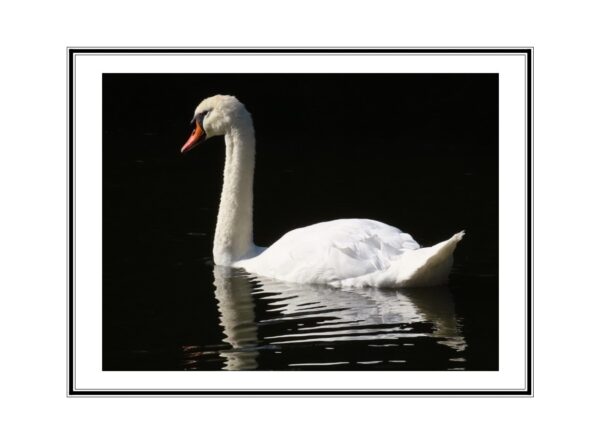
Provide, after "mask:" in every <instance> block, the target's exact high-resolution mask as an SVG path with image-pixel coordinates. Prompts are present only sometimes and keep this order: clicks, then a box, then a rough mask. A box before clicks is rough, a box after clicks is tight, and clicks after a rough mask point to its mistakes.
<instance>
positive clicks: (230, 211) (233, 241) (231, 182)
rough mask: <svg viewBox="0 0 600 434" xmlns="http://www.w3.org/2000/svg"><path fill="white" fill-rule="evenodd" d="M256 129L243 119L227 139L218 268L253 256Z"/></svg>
mask: <svg viewBox="0 0 600 434" xmlns="http://www.w3.org/2000/svg"><path fill="white" fill-rule="evenodd" d="M254 154H255V143H254V128H253V126H252V120H251V119H250V117H248V118H247V119H245V118H242V119H239V121H238V123H237V124H236V125H235V126H234V127H232V128H231V130H230V131H229V132H228V133H227V134H226V135H225V171H224V174H223V191H222V192H221V203H220V205H219V216H218V217H217V228H216V231H215V240H214V244H213V258H214V261H215V264H217V265H232V264H233V263H234V262H235V261H237V260H240V259H244V258H246V257H248V256H251V255H252V253H253V251H254V240H253V236H252V199H253V197H252V183H253V179H254Z"/></svg>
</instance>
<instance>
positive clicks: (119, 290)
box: [103, 74, 498, 369]
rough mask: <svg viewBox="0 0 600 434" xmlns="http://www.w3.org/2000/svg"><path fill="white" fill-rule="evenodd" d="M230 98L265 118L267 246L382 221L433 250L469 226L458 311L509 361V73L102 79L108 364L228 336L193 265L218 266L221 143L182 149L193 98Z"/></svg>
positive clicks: (479, 356)
mask: <svg viewBox="0 0 600 434" xmlns="http://www.w3.org/2000/svg"><path fill="white" fill-rule="evenodd" d="M218 93H221V94H231V95H235V96H237V97H238V99H239V100H240V101H242V102H243V103H244V104H245V106H246V107H247V109H248V110H249V111H250V112H251V113H252V116H253V119H254V124H255V131H256V139H257V162H256V175H255V186H254V189H255V203H254V210H255V212H254V231H255V242H256V244H257V245H263V246H267V245H270V244H272V243H273V242H274V241H275V240H277V239H278V238H279V237H280V236H281V235H283V234H284V233H286V232H287V231H289V230H291V229H294V228H297V227H300V226H305V225H307V224H311V223H316V222H320V221H325V220H330V219H335V218H351V217H358V218H371V219H375V220H380V221H382V222H384V223H388V224H390V225H392V226H396V227H399V228H400V229H402V230H404V231H406V232H409V233H411V234H412V235H413V237H414V238H415V239H416V240H417V241H418V242H419V243H421V244H422V245H431V244H434V243H437V242H439V241H442V240H444V239H447V238H449V237H450V236H451V235H452V234H454V233H456V232H458V231H459V230H463V229H464V230H466V232H467V235H466V237H465V239H464V240H463V241H462V242H461V244H460V246H459V248H458V249H457V251H456V253H455V271H454V272H453V274H452V277H451V282H452V283H453V286H452V288H453V295H454V299H455V304H456V309H457V311H458V313H459V314H460V316H461V317H462V318H464V320H463V327H464V331H465V336H466V338H467V341H468V342H469V343H470V344H471V345H470V347H469V350H468V351H472V353H471V354H470V358H469V360H470V363H471V366H470V368H471V369H497V366H498V365H497V364H498V359H497V358H498V347H497V345H498V337H497V334H498V311H497V309H498V302H497V298H498V293H497V275H498V76H497V75H496V74H310V75H307V74H104V76H103V279H104V281H103V288H104V290H103V348H104V368H105V369H144V368H153V369H157V368H158V369H161V368H164V366H165V365H168V363H165V364H161V363H160V362H157V361H154V362H153V363H154V364H152V365H151V366H138V365H135V366H134V365H131V364H129V362H128V361H127V360H125V359H123V358H122V357H121V356H120V355H121V354H122V352H123V351H124V350H136V349H139V350H140V351H141V349H143V348H148V347H161V348H162V347H165V346H169V345H179V344H183V343H185V342H189V341H190V340H196V341H197V340H198V339H209V338H217V336H218V334H219V333H220V332H219V330H212V329H211V327H210V325H211V324H213V323H214V324H216V323H218V319H217V313H216V311H215V310H214V309H212V310H211V309H205V310H203V308H202V306H206V305H207V297H208V295H206V293H209V292H210V291H206V290H205V291H204V294H203V292H202V291H200V290H199V289H198V287H197V285H196V286H194V285H190V282H198V281H206V282H207V284H209V283H210V282H209V279H210V278H209V277H206V276H208V275H209V274H208V273H205V272H204V271H202V270H198V271H189V269H188V268H185V267H183V269H184V270H185V271H182V264H184V265H185V264H189V263H190V261H192V262H193V263H197V264H198V267H199V268H202V267H205V268H207V269H208V267H209V265H207V264H210V261H211V251H212V248H211V246H212V238H211V237H212V233H213V231H214V225H215V223H216V210H217V207H218V199H219V194H220V189H221V183H222V170H223V163H224V146H223V139H222V138H221V137H218V138H211V139H210V140H209V141H207V142H206V143H203V144H201V145H200V146H198V147H197V148H195V149H194V150H193V151H191V152H190V153H188V154H185V155H181V154H180V148H181V146H182V145H183V143H184V142H185V140H186V139H187V137H188V136H189V134H190V132H191V126H190V124H189V122H190V120H191V118H192V115H193V111H194V108H195V107H196V105H197V104H198V103H199V102H200V101H201V100H202V99H204V98H205V97H208V96H211V95H214V94H218ZM194 234H202V235H203V236H199V237H194V236H193V235H194ZM204 235H206V236H204ZM207 279H208V280H207ZM479 286H482V288H479ZM211 333H212V334H213V336H208V335H210V334H211ZM200 334H202V336H200Z"/></svg>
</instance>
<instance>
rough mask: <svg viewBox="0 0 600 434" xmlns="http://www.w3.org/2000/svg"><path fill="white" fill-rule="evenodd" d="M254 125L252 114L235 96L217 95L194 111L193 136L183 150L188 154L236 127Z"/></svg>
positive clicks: (203, 102) (206, 100) (207, 99)
mask: <svg viewBox="0 0 600 434" xmlns="http://www.w3.org/2000/svg"><path fill="white" fill-rule="evenodd" d="M248 122H250V125H252V121H251V118H250V113H248V111H247V110H246V107H244V104H242V103H241V102H239V101H238V99H237V98H236V97H235V96H231V95H215V96H211V97H209V98H206V99H205V100H204V101H202V102H201V103H200V104H198V107H196V110H195V111H194V118H193V119H192V124H193V125H194V130H193V131H192V135H191V136H190V138H189V139H188V140H187V142H185V144H184V145H183V147H182V148H181V152H182V153H184V152H187V151H189V150H190V149H192V148H194V147H195V146H196V145H198V144H199V143H202V142H203V141H205V140H206V139H209V138H210V137H213V136H223V135H225V134H227V132H228V131H229V130H230V129H231V127H232V126H234V125H238V126H241V125H244V124H246V125H247V124H248Z"/></svg>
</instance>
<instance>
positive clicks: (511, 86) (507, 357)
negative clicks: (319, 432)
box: [73, 53, 527, 392]
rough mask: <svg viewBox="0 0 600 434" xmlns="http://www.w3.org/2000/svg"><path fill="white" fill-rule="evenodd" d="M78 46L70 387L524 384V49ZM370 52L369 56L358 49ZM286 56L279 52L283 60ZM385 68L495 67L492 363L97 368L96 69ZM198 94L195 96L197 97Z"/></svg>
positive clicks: (485, 387) (515, 387) (517, 387)
mask: <svg viewBox="0 0 600 434" xmlns="http://www.w3.org/2000/svg"><path fill="white" fill-rule="evenodd" d="M167 56H168V57H166V56H165V55H155V54H136V55H125V54H114V55H108V54H102V55H98V54H81V53H78V54H76V55H75V65H74V94H75V105H74V109H75V110H74V123H75V127H76V129H75V131H76V134H75V136H74V150H75V153H74V157H75V159H74V165H75V173H74V176H75V181H74V188H75V193H74V206H75V211H74V212H75V219H74V220H75V233H74V239H75V250H74V253H75V257H74V260H75V264H76V269H75V271H76V274H75V284H74V294H75V297H74V301H75V317H74V324H75V327H74V329H75V341H74V350H75V354H74V364H73V365H74V366H73V367H74V372H75V379H74V384H73V387H74V390H76V391H84V390H85V391H100V390H106V391H116V390H127V391H134V390H164V391H165V392H168V391H177V390H183V391H208V390H236V391H239V390H281V391H289V390H311V391H313V390H323V391H333V390H346V391H359V390H395V391H410V390H419V391H423V390H435V391H442V392H443V391H448V392H450V391H456V390H471V391H475V392H477V391H489V390H495V391H500V390H510V391H522V390H525V389H526V371H527V365H526V343H527V342H526V334H525V330H526V308H527V306H526V295H527V286H526V276H527V274H526V271H527V270H526V250H525V248H524V246H525V244H526V243H525V240H526V217H525V216H526V203H527V197H526V189H525V186H526V182H527V179H526V164H527V161H526V150H527V143H526V105H525V102H526V56H525V55H524V54H502V55H498V54H492V53H490V54H476V55H473V54H466V55H461V54H451V55H449V54H443V55H436V54H392V53H386V54H372V53H369V54H364V55H360V54H332V55H331V54H268V55H258V54H244V55H233V54H193V55H190V54H184V55H175V54H168V55H167ZM365 56H368V57H369V61H368V62H365V61H364V57H365ZM282 58H285V59H282ZM105 72H112V73H115V72H136V73H139V72H142V73H144V72H148V73H149V72H153V73H158V72H164V73H167V72H169V73H224V72H246V73H250V72H274V73H276V72H282V73H283V72H296V73H317V72H332V73H333V72H355V73H368V72H379V73H381V72H389V73H409V72H413V73H415V72H416V73H427V72H433V73H435V72H438V73H442V72H443V73H450V72H456V73H460V72H471V73H485V72H488V73H490V72H491V73H498V74H500V291H499V293H500V300H499V301H500V352H499V353H500V370H499V371H498V372H469V371H466V372H461V371H450V372H404V371H399V372H326V373H325V372H190V371H185V372H103V371H102V368H101V360H102V357H101V351H102V349H101V343H102V341H101V306H102V303H101V300H102V286H101V281H102V280H101V277H102V272H101V271H102V270H101V258H102V255H101V251H102V250H101V248H102V238H101V234H102V225H101V216H102V212H101V198H102V194H101V192H102V182H101V181H102V168H101V161H102V128H101V127H102V125H101V119H102V116H101V107H102V87H101V84H102V73H105ZM199 97H200V96H199Z"/></svg>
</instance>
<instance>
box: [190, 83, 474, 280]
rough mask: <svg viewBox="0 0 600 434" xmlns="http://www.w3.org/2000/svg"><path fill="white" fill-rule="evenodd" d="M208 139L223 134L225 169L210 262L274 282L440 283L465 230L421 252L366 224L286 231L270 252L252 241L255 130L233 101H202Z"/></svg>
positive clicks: (383, 227) (398, 235)
mask: <svg viewBox="0 0 600 434" xmlns="http://www.w3.org/2000/svg"><path fill="white" fill-rule="evenodd" d="M205 112H208V113H209V114H208V115H206V116H205V117H204V121H203V125H202V127H203V128H204V131H205V132H206V137H211V136H214V135H224V136H225V146H226V151H225V160H226V161H225V170H224V180H223V191H222V193H221V202H220V205H219V215H218V218H217V229H216V231H215V240H214V247H213V257H214V260H215V263H216V264H217V265H224V266H233V267H240V268H244V269H246V270H247V271H249V272H252V273H255V274H258V275H261V276H265V277H271V278H274V279H278V280H282V281H287V282H297V283H319V284H328V285H332V286H353V287H366V286H375V287H407V286H433V285H439V284H442V283H444V282H445V281H446V280H447V278H448V274H449V272H450V268H451V267H452V258H453V253H454V249H455V247H456V245H457V243H458V242H459V241H460V240H461V239H462V237H463V235H464V232H460V233H458V234H456V235H454V236H453V237H451V238H450V239H449V240H447V241H443V242H441V243H439V244H436V245H435V246H432V247H425V248H421V247H420V246H419V244H418V243H417V242H416V241H415V240H414V239H413V238H412V237H411V236H410V235H409V234H407V233H404V232H402V231H401V230H399V229H397V228H395V227H392V226H389V225H387V224H384V223H380V222H377V221H374V220H367V219H341V220H333V221H328V222H323V223H317V224H314V225H311V226H307V227H303V228H299V229H295V230H292V231H290V232H288V233H287V234H285V235H284V236H283V237H281V238H280V239H279V240H278V241H276V242H275V243H274V244H273V245H272V246H271V247H269V248H266V249H265V248H262V247H257V246H255V245H254V242H253V240H252V239H253V238H252V202H253V200H252V199H253V195H252V180H253V176H254V154H255V144H254V129H253V126H252V119H251V117H250V114H249V113H248V111H247V110H246V109H245V107H244V106H243V104H241V103H240V102H239V101H238V100H237V99H236V98H235V97H232V96H226V95H225V96H224V95H216V96H214V97H210V98H207V99H205V100H204V101H202V102H201V103H200V105H199V106H198V108H197V109H196V112H195V115H198V114H199V113H205Z"/></svg>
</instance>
